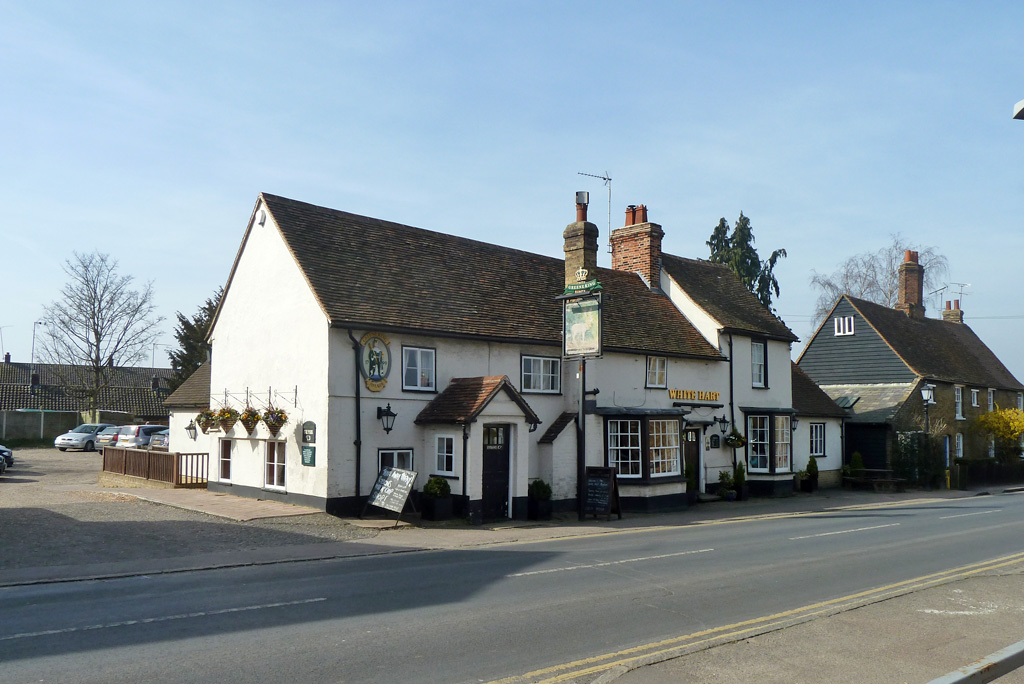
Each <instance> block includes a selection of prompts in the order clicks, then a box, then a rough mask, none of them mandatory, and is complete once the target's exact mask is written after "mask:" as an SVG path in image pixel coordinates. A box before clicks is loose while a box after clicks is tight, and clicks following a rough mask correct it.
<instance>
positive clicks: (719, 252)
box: [707, 211, 786, 313]
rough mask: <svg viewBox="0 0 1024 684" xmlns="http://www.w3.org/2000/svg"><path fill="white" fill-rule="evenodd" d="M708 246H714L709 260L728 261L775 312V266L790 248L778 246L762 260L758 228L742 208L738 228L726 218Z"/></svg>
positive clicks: (776, 286)
mask: <svg viewBox="0 0 1024 684" xmlns="http://www.w3.org/2000/svg"><path fill="white" fill-rule="evenodd" d="M730 231H731V232H730ZM707 246H708V247H710V248H711V258H710V259H709V260H710V261H711V262H712V263H715V264H725V265H726V266H728V267H729V268H730V269H732V271H733V273H735V274H736V275H737V276H739V279H740V281H742V283H743V286H744V287H746V288H747V289H748V290H750V291H751V292H753V293H754V296H755V297H757V299H758V301H760V302H761V303H762V304H763V305H764V307H765V308H766V309H768V310H769V311H771V312H772V313H775V309H774V308H772V297H773V296H774V297H778V296H779V281H778V280H777V279H776V278H775V272H774V271H775V265H776V264H777V263H778V261H779V259H782V258H784V257H785V256H786V250H784V249H777V250H775V251H774V252H772V254H771V256H770V257H768V259H766V260H764V261H762V260H761V257H760V255H758V253H757V249H756V248H755V247H754V229H753V228H752V227H751V225H750V219H749V218H747V217H746V216H744V215H743V212H742V211H741V212H740V217H739V218H738V219H736V226H735V228H732V227H730V226H729V222H728V221H726V220H725V218H722V219H721V220H720V221H719V222H718V225H717V226H716V227H715V230H714V232H712V233H711V239H709V240H708V241H707Z"/></svg>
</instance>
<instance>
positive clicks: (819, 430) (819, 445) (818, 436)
mask: <svg viewBox="0 0 1024 684" xmlns="http://www.w3.org/2000/svg"><path fill="white" fill-rule="evenodd" d="M809 447H810V455H811V456H814V457H815V458H824V457H825V424H824V423H811V429H810V442H809Z"/></svg>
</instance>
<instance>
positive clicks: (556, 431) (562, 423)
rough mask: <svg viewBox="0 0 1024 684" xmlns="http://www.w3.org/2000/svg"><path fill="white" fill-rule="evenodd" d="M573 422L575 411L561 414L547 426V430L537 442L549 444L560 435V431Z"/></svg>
mask: <svg viewBox="0 0 1024 684" xmlns="http://www.w3.org/2000/svg"><path fill="white" fill-rule="evenodd" d="M574 420H576V412H575V411H565V412H563V413H562V415H560V416H558V418H556V419H555V421H554V422H553V423H551V425H549V426H548V429H547V430H545V431H544V434H543V435H541V438H540V439H539V440H537V441H538V442H539V443H541V444H551V443H552V442H554V441H555V440H556V439H558V435H560V434H562V430H564V429H565V428H567V427H568V426H569V425H570V424H571V423H572V422H573V421H574Z"/></svg>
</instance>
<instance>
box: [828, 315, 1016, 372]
mask: <svg viewBox="0 0 1024 684" xmlns="http://www.w3.org/2000/svg"><path fill="white" fill-rule="evenodd" d="M843 296H844V297H846V298H847V299H848V300H849V302H850V304H852V305H853V307H854V308H855V309H856V310H857V312H858V313H860V315H861V316H863V317H864V320H866V321H867V322H868V324H869V325H870V326H871V327H872V328H874V329H875V331H876V332H878V334H879V335H880V336H881V337H882V339H883V340H885V341H886V343H887V344H888V345H889V346H890V347H891V348H892V350H893V351H894V352H896V354H897V355H898V356H899V357H900V358H901V359H902V360H903V362H904V363H906V364H907V366H908V367H909V368H910V369H911V370H912V371H914V373H916V374H917V375H919V376H921V377H923V378H928V379H932V380H943V381H946V382H953V383H957V382H960V383H965V384H971V385H980V386H982V387H992V388H994V389H1011V390H1016V391H1021V390H1024V385H1021V383H1020V382H1019V381H1018V380H1017V378H1015V377H1013V374H1012V373H1010V371H1009V370H1007V368H1006V366H1004V365H1003V363H1002V362H1001V361H1000V360H999V359H998V358H997V357H996V355H995V354H993V353H992V350H991V349H989V348H988V347H987V346H985V343H984V342H982V341H981V338H979V337H978V336H977V335H976V334H975V333H974V331H973V330H971V328H970V326H968V325H966V324H964V323H953V322H951V321H943V320H939V319H936V318H923V319H917V318H911V317H910V316H908V315H907V314H905V313H903V312H902V311H899V310H897V309H890V308H889V307H886V306H882V305H880V304H875V303H873V302H869V301H866V300H863V299H857V298H855V297H850V296H849V295H843Z"/></svg>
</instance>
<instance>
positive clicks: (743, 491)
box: [736, 484, 750, 501]
mask: <svg viewBox="0 0 1024 684" xmlns="http://www.w3.org/2000/svg"><path fill="white" fill-rule="evenodd" d="M749 498H750V485H748V484H745V485H740V486H739V487H738V488H737V489H736V500H737V501H746V500H747V499H749Z"/></svg>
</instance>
